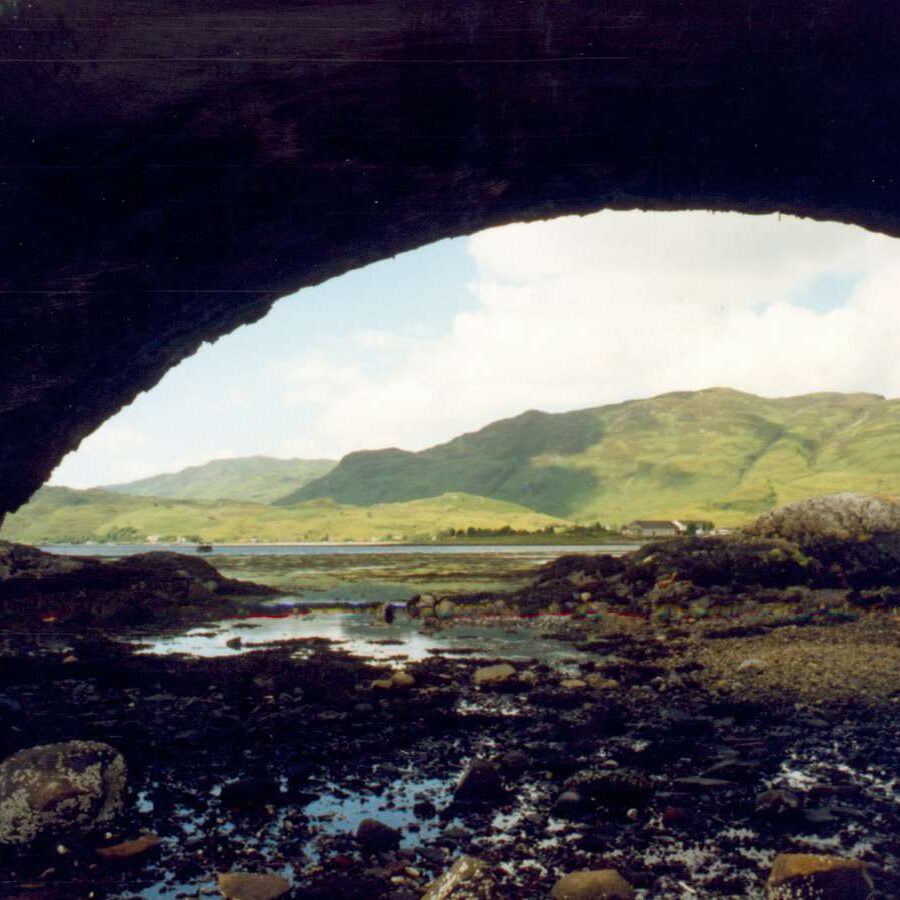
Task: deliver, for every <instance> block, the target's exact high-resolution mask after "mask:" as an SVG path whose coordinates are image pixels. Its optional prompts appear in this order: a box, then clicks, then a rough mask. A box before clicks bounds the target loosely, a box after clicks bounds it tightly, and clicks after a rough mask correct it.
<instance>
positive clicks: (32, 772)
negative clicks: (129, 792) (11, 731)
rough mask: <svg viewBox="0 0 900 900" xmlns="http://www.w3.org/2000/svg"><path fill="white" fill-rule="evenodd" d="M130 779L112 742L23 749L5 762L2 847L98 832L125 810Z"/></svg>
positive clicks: (0, 776) (0, 785)
mask: <svg viewBox="0 0 900 900" xmlns="http://www.w3.org/2000/svg"><path fill="white" fill-rule="evenodd" d="M126 777H127V772H126V767H125V760H124V759H123V757H122V755H121V754H120V753H119V751H118V750H116V749H115V748H114V747H110V746H109V744H101V743H98V742H95V741H68V742H65V743H60V744H45V745H43V746H39V747H32V748H31V749H29V750H20V751H19V752H18V753H15V754H14V755H13V756H10V757H9V758H8V759H6V760H4V762H3V763H2V764H0V843H4V844H27V843H31V842H32V841H34V840H37V839H39V838H44V837H58V836H65V835H73V834H75V835H80V834H89V833H90V832H92V831H95V830H97V829H98V828H100V827H102V826H103V825H106V824H107V823H109V822H111V821H112V820H113V819H114V818H115V816H116V815H117V814H118V813H119V812H120V810H121V808H122V795H123V793H124V790H125V782H126Z"/></svg>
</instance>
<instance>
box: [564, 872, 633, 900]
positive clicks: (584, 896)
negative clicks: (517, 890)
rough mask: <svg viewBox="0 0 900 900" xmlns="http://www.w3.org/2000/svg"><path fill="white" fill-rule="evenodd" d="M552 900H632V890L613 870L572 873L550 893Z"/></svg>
mask: <svg viewBox="0 0 900 900" xmlns="http://www.w3.org/2000/svg"><path fill="white" fill-rule="evenodd" d="M550 896H551V898H552V900H632V898H633V897H634V896H635V894H634V888H633V887H632V886H631V885H630V884H629V883H628V882H627V881H626V880H625V879H624V878H623V877H622V876H621V875H620V874H619V873H618V872H617V871H616V870H615V869H597V870H594V871H585V872H572V873H571V874H569V875H564V876H563V877H562V878H560V879H559V881H557V882H556V884H555V885H554V886H553V890H552V891H551V892H550Z"/></svg>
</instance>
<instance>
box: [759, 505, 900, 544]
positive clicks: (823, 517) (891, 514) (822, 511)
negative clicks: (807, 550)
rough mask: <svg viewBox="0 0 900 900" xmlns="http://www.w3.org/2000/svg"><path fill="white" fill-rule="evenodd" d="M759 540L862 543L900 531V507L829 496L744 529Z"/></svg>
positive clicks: (776, 513)
mask: <svg viewBox="0 0 900 900" xmlns="http://www.w3.org/2000/svg"><path fill="white" fill-rule="evenodd" d="M744 531H745V532H746V533H748V534H752V535H756V536H757V537H767V538H783V539H785V540H788V541H793V542H794V543H797V544H808V543H811V542H815V541H817V540H820V539H821V538H838V539H840V540H861V539H863V538H867V537H871V536H872V535H873V534H881V533H884V532H892V531H900V504H897V503H895V502H894V501H893V500H889V499H886V498H884V497H869V496H866V495H865V494H852V493H842V494H828V495H826V496H823V497H810V498H808V499H806V500H798V501H797V502H796V503H788V504H787V505H786V506H780V507H779V508H778V509H773V510H772V511H771V512H768V513H766V514H765V515H762V516H760V517H759V518H758V519H757V520H756V521H755V522H754V523H753V524H752V525H750V526H748V527H747V528H745V529H744Z"/></svg>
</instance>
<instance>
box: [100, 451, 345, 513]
mask: <svg viewBox="0 0 900 900" xmlns="http://www.w3.org/2000/svg"><path fill="white" fill-rule="evenodd" d="M335 465H337V463H336V462H335V461H334V460H331V459H275V458H273V457H271V456H247V457H240V458H237V459H217V460H213V461H212V462H208V463H205V464H204V465H202V466H191V467H190V468H188V469H182V470H181V471H180V472H173V473H171V474H166V475H154V476H152V477H150V478H142V479H141V480H140V481H131V482H128V483H127V484H111V485H107V486H105V487H104V488H103V490H106V491H112V492H114V493H116V494H130V495H132V496H135V497H176V498H179V499H182V500H250V501H254V502H257V503H271V502H272V501H273V500H277V499H278V498H279V497H283V496H284V495H285V493H286V492H288V491H291V490H296V489H297V488H298V487H300V486H302V485H304V484H307V483H308V482H310V481H312V480H313V479H315V478H320V477H321V476H323V475H325V474H327V473H328V472H330V471H331V470H332V469H333V468H334V467H335Z"/></svg>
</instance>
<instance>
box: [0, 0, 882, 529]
mask: <svg viewBox="0 0 900 900" xmlns="http://www.w3.org/2000/svg"><path fill="white" fill-rule="evenodd" d="M898 38H900V6H898V5H897V4H889V3H885V2H865V0H825V2H823V0H815V2H808V0H681V2H677V0H606V2H603V0H566V2H560V0H519V2H510V0H358V2H353V0H348V2H335V0H277V2H275V0H179V2H178V3H162V2H158V0H81V2H79V3H78V4H72V3H69V2H62V0H0V210H2V215H0V260H2V264H0V513H2V511H3V510H10V509H14V508H16V507H17V506H18V505H20V504H21V503H23V502H24V501H25V500H26V499H27V498H28V496H29V495H30V494H31V493H32V492H33V491H34V490H35V489H36V488H37V487H38V486H39V485H40V484H41V483H42V481H43V480H45V479H46V478H47V477H48V476H49V474H50V472H51V471H52V469H53V467H54V466H55V465H56V463H57V462H58V461H59V460H60V459H61V458H62V456H63V455H64V454H65V453H66V452H68V451H69V450H71V449H72V448H74V447H75V446H77V444H78V443H79V441H80V440H81V439H82V438H83V437H85V436H86V435H87V434H89V433H90V432H91V431H92V430H93V429H95V428H96V427H97V426H98V425H99V424H100V423H101V422H102V421H104V420H105V419H106V418H108V417H109V416H111V415H113V414H114V413H115V412H116V411H117V410H119V409H120V408H121V407H122V406H123V405H125V404H127V403H129V402H130V401H131V400H132V399H133V398H134V397H135V396H136V395H137V394H138V393H139V392H141V391H144V390H146V389H148V388H150V387H151V386H152V385H154V384H155V383H156V382H157V381H158V380H159V379H160V378H161V377H162V375H163V374H164V373H165V372H166V370H167V369H169V368H170V367H171V366H173V365H175V364H176V363H178V362H179V361H180V360H181V359H183V358H184V357H185V356H188V355H190V354H191V353H193V352H194V351H195V350H196V349H197V347H198V346H199V345H200V343H201V342H202V341H204V340H212V339H215V338H216V337H218V336H220V335H222V334H225V333H227V332H228V331H230V330H232V329H233V328H235V327H236V326H238V325H240V324H243V323H246V322H252V321H254V320H255V319H258V318H259V317H260V316H262V315H264V314H265V312H266V311H267V309H268V308H269V306H270V305H271V304H272V302H273V301H274V300H275V299H277V298H278V297H279V296H283V295H284V294H286V293H289V292H292V291H294V290H296V289H297V288H299V287H301V286H304V285H312V284H315V283H317V282H320V281H322V280H324V279H326V278H330V277H332V276H334V275H337V274H339V273H342V272H344V271H346V270H348V269H351V268H353V267H355V266H359V265H362V264H364V263H367V262H370V261H372V260H376V259H379V258H382V257H385V256H389V255H392V254H395V253H397V252H399V251H402V250H408V249H411V248H413V247H416V246H419V245H422V244H425V243H428V242H430V241H433V240H436V239H438V238H442V237H447V236H451V235H459V234H465V233H470V232H473V231H475V230H478V229H480V228H484V227H485V226H488V225H495V224H499V223H504V222H509V221H513V220H522V219H533V218H540V217H547V216H553V215H558V214H561V213H571V212H588V211H593V210H597V209H600V208H604V207H615V208H635V207H640V208H646V209H686V208H709V209H722V210H742V211H746V212H759V213H763V212H771V211H774V210H781V211H785V212H791V213H796V214H799V215H806V216H812V217H816V218H822V219H835V220H839V221H844V222H855V223H858V224H860V225H864V226H866V227H869V228H873V229H878V230H882V231H885V232H888V233H891V234H898V233H900V216H898V212H900V186H898V183H897V180H896V177H895V175H896V170H897V159H896V157H897V148H898V147H900V55H898V53H897V49H896V48H897V46H898ZM423 302H427V298H423ZM297 340H298V342H301V341H302V340H303V335H302V334H298V335H297Z"/></svg>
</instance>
